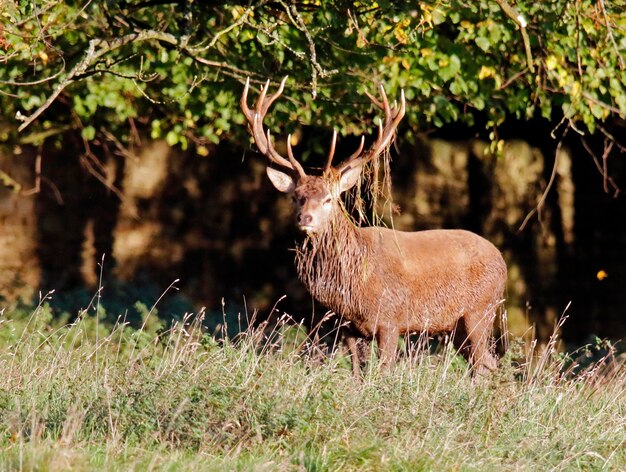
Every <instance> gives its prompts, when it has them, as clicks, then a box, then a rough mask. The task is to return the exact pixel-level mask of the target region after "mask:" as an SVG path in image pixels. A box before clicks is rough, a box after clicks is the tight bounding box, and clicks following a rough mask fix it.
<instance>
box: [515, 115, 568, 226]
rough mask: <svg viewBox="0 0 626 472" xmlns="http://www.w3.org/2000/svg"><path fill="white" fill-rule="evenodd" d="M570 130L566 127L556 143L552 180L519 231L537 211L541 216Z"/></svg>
mask: <svg viewBox="0 0 626 472" xmlns="http://www.w3.org/2000/svg"><path fill="white" fill-rule="evenodd" d="M568 131H569V127H567V128H565V131H563V135H562V136H561V139H559V143H558V144H557V145H556V151H555V152H554V166H553V167H552V174H551V175H550V180H549V181H548V185H546V189H545V190H544V191H543V194H542V195H541V198H540V199H539V202H537V206H536V207H535V208H533V209H532V210H531V211H530V212H529V213H528V214H527V215H526V218H524V221H523V222H522V224H521V225H520V227H519V228H518V230H517V231H518V232H522V231H523V230H524V228H525V227H526V225H527V224H528V222H529V221H530V219H531V218H532V217H533V215H534V214H535V213H537V215H538V216H539V217H541V211H542V210H543V206H544V205H545V203H546V198H548V193H550V189H551V188H552V185H553V184H554V179H555V178H556V173H557V167H558V163H559V154H560V152H561V147H562V146H563V139H565V136H566V135H567V132H568Z"/></svg>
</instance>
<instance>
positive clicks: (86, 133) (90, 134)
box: [80, 126, 96, 141]
mask: <svg viewBox="0 0 626 472" xmlns="http://www.w3.org/2000/svg"><path fill="white" fill-rule="evenodd" d="M80 134H81V136H82V137H83V139H86V140H87V141H91V140H92V139H93V138H95V137H96V129H95V128H94V127H93V126H85V127H84V128H83V129H82V130H81V132H80Z"/></svg>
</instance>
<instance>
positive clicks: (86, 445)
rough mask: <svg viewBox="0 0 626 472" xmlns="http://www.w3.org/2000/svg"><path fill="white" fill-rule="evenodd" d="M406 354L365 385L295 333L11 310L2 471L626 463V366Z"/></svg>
mask: <svg viewBox="0 0 626 472" xmlns="http://www.w3.org/2000/svg"><path fill="white" fill-rule="evenodd" d="M92 311H93V310H92ZM98 318H101V316H100V313H99V315H98ZM96 327H97V329H96ZM407 351H408V353H407V355H405V356H403V357H402V359H401V360H400V361H399V362H398V364H397V365H396V366H395V367H394V368H393V369H391V370H389V371H380V370H379V369H378V368H377V366H376V364H375V362H372V363H371V364H370V365H369V366H368V368H367V369H366V372H365V374H364V376H363V378H362V379H361V380H355V379H354V378H353V377H352V375H351V370H350V368H349V365H348V362H347V359H346V358H345V356H343V355H335V356H331V357H328V358H320V357H319V356H316V355H313V353H314V352H315V349H308V350H307V349H303V348H302V336H301V333H300V332H299V331H298V330H296V329H294V328H292V329H284V328H281V329H279V330H277V331H274V332H273V333H272V335H271V336H269V337H268V336H266V335H265V334H264V333H263V332H261V331H259V330H257V331H253V330H249V331H247V332H245V333H244V334H243V335H241V336H240V337H239V338H238V339H237V340H236V341H229V340H218V339H216V338H214V337H213V336H211V335H208V334H206V333H204V332H203V330H202V328H201V316H200V317H194V316H191V315H187V316H185V317H184V319H182V320H180V321H179V322H177V323H175V324H173V325H172V326H171V327H169V328H168V329H165V328H164V327H163V326H162V325H161V324H160V322H158V320H157V319H156V318H155V317H154V313H151V311H150V310H147V309H144V313H143V324H142V326H141V328H139V329H133V328H131V327H129V326H128V325H127V324H125V323H122V322H118V323H116V324H114V325H113V326H107V325H105V324H102V323H96V319H95V317H94V315H93V313H91V312H90V313H87V312H85V313H82V314H81V315H80V316H79V317H78V319H77V320H75V321H74V322H72V323H67V322H58V321H57V322H53V320H52V319H51V315H50V310H49V309H48V308H47V306H46V305H45V303H44V304H42V305H41V306H39V307H37V309H35V310H34V311H32V312H30V313H28V314H26V315H24V314H20V313H19V312H18V311H16V312H14V313H11V314H4V315H3V316H2V317H0V470H1V471H4V470H50V471H56V470H99V469H105V470H153V469H158V470H172V471H174V470H181V471H183V470H216V471H217V470H220V471H221V470H308V471H324V470H342V471H343V470H347V471H350V470H438V471H439V470H454V471H456V470H480V471H490V470H494V471H496V470H497V471H501V470H515V471H524V470H533V471H534V470H625V469H626V372H625V370H624V366H623V365H618V364H614V365H612V366H607V365H606V364H607V359H606V358H605V359H604V360H602V361H601V362H600V363H597V362H594V363H590V364H589V365H588V366H586V367H585V368H581V367H576V365H575V364H571V362H572V360H571V359H570V358H567V357H563V356H559V355H557V354H556V353H554V352H553V350H552V349H550V347H549V348H548V349H547V350H546V351H545V353H544V354H543V355H542V356H535V357H532V356H525V355H523V346H522V345H520V344H514V345H513V347H512V348H511V349H510V350H509V352H508V353H507V355H506V356H505V357H504V358H503V359H502V361H501V367H500V368H499V370H498V371H497V372H495V373H494V374H493V375H492V376H491V377H489V378H484V379H478V380H473V379H472V378H471V376H470V375H469V373H468V370H467V367H466V365H465V363H464V362H463V361H462V359H460V358H459V357H458V356H456V355H455V354H454V353H453V352H452V351H450V350H443V351H442V352H440V353H438V354H435V355H429V354H428V353H427V352H425V351H423V350H413V349H408V350H407ZM583 357H584V356H583ZM609 367H612V368H609ZM574 372H576V373H575V374H574Z"/></svg>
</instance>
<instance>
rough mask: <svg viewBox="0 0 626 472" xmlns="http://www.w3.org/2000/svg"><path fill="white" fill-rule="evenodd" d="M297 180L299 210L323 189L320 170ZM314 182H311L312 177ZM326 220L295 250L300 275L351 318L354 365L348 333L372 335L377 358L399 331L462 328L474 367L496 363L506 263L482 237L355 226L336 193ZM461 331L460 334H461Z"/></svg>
mask: <svg viewBox="0 0 626 472" xmlns="http://www.w3.org/2000/svg"><path fill="white" fill-rule="evenodd" d="M306 180H307V182H302V183H298V185H297V186H296V187H295V190H294V194H295V195H297V196H298V197H299V199H300V202H302V203H304V205H302V204H300V205H299V210H298V212H299V215H298V218H300V214H302V213H303V212H307V211H308V212H311V213H313V214H314V213H315V211H316V206H315V202H318V201H319V200H320V199H321V198H322V197H321V195H325V194H327V193H328V190H325V187H326V184H325V183H324V181H323V179H322V178H321V177H309V176H307V178H306ZM315 184H317V185H315ZM333 205H334V206H333V209H332V213H331V216H330V218H329V221H328V223H327V224H326V225H325V226H324V227H323V228H322V229H321V230H320V231H319V232H311V233H309V235H308V236H307V238H306V239H305V241H304V242H303V244H302V246H301V247H300V248H299V250H298V252H297V256H296V264H297V269H298V275H299V277H300V279H301V280H302V282H303V283H304V284H305V285H306V287H307V289H308V290H309V292H310V293H311V295H313V297H314V298H315V299H316V300H317V301H319V302H320V303H322V304H324V305H325V306H327V307H328V308H330V309H331V310H333V311H335V312H336V313H337V314H339V315H340V316H342V317H343V319H345V320H347V321H349V322H350V323H351V325H352V334H348V335H347V336H346V344H347V345H348V348H349V349H350V352H351V355H352V360H353V367H354V369H355V372H358V355H357V353H356V348H355V345H356V343H355V339H352V338H353V336H354V335H357V336H361V337H365V338H375V339H376V340H377V342H378V348H379V353H380V357H381V362H382V363H383V364H386V363H390V362H393V360H394V358H395V349H396V346H397V341H398V336H399V335H402V334H408V333H413V332H424V333H427V334H428V335H431V334H436V333H442V332H452V331H453V330H455V328H457V325H459V323H461V324H462V325H461V326H459V328H460V329H459V331H460V332H463V333H467V339H461V342H465V341H466V342H467V346H466V347H467V349H466V350H465V351H462V352H467V354H468V355H467V357H468V360H469V361H470V362H471V363H472V365H473V366H474V367H475V370H476V371H477V372H484V371H486V370H491V369H493V368H494V367H495V365H496V362H495V359H494V357H493V356H492V354H491V352H490V339H491V333H492V327H493V321H494V318H495V313H496V307H497V306H498V305H499V304H500V303H501V298H502V296H503V292H504V285H505V283H506V273H507V271H506V265H505V263H504V260H503V259H502V256H501V254H500V252H499V251H498V250H497V249H496V248H495V246H493V245H492V244H491V243H490V242H489V241H487V240H486V239H484V238H482V237H480V236H478V235H476V234H474V233H471V232H468V231H463V230H431V231H420V232H412V233H409V232H402V231H395V230H391V229H387V228H382V227H365V228H360V227H356V226H355V225H354V224H353V222H352V221H351V219H350V218H349V217H348V216H347V215H346V214H345V212H344V211H343V207H342V206H341V204H340V202H339V201H338V200H335V201H334V202H333ZM464 337H465V336H464Z"/></svg>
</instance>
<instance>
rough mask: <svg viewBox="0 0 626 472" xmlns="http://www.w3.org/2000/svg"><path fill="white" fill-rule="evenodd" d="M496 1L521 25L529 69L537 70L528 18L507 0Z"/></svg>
mask: <svg viewBox="0 0 626 472" xmlns="http://www.w3.org/2000/svg"><path fill="white" fill-rule="evenodd" d="M495 2H496V3H497V4H498V5H500V8H502V11H503V12H504V13H505V14H506V16H508V17H509V18H511V19H512V20H513V21H514V22H515V23H516V24H517V25H518V26H519V27H520V30H521V32H522V41H523V42H524V50H525V51H526V63H527V64H528V69H529V70H530V72H535V66H534V65H533V56H532V52H531V49H530V38H529V37H528V32H527V31H526V26H527V25H528V23H527V22H526V19H525V18H524V16H523V15H522V14H521V13H520V12H519V10H518V9H517V8H515V7H513V6H511V4H509V2H507V0H495Z"/></svg>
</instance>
